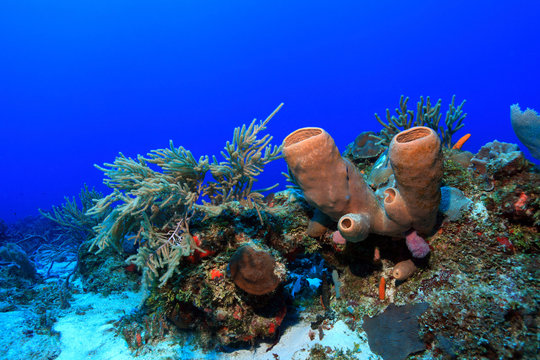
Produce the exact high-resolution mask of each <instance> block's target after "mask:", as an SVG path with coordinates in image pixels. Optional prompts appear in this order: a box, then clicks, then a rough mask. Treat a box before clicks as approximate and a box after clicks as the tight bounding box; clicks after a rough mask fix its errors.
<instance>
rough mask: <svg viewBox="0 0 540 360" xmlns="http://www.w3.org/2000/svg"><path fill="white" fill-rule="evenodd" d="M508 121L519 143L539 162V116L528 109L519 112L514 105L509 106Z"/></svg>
mask: <svg viewBox="0 0 540 360" xmlns="http://www.w3.org/2000/svg"><path fill="white" fill-rule="evenodd" d="M510 120H511V122H512V129H514V132H515V133H516V135H517V137H518V139H519V141H521V143H522V144H523V145H525V146H526V147H527V149H529V151H530V152H531V155H532V156H533V157H534V158H535V159H538V160H540V115H538V114H537V113H536V111H534V110H533V109H529V108H527V109H526V110H525V111H521V109H520V108H519V105H518V104H514V105H512V106H510Z"/></svg>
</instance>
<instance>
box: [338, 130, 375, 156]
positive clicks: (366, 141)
mask: <svg viewBox="0 0 540 360" xmlns="http://www.w3.org/2000/svg"><path fill="white" fill-rule="evenodd" d="M379 140H380V139H379V138H377V137H376V135H375V133H374V132H373V131H364V132H363V133H361V134H360V135H358V136H357V137H356V139H355V140H354V141H353V142H352V143H350V144H349V145H347V148H346V149H345V151H344V152H343V156H345V157H347V158H349V159H350V160H351V161H352V162H354V163H359V162H361V161H362V160H366V159H373V158H376V157H377V156H379V155H380V154H381V153H382V152H383V151H384V149H385V147H384V146H383V145H381V144H377V142H378V141H379Z"/></svg>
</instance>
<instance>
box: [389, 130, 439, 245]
mask: <svg viewBox="0 0 540 360" xmlns="http://www.w3.org/2000/svg"><path fill="white" fill-rule="evenodd" d="M389 156H390V163H391V164H392V170H393V171H394V176H395V178H396V184H397V186H396V187H397V189H392V188H391V189H387V190H386V194H387V197H386V198H385V204H384V208H385V210H386V213H387V214H388V216H389V217H390V218H391V219H392V220H394V221H395V222H397V223H399V224H402V225H409V226H410V227H412V228H413V229H415V230H416V231H418V232H419V233H421V234H429V233H430V232H431V230H432V229H433V226H434V225H435V221H436V217H437V210H438V208H439V203H440V201H441V191H440V187H441V178H442V174H443V170H442V163H443V162H442V151H441V141H440V139H439V136H438V135H437V133H436V132H435V131H433V130H432V129H430V128H427V127H423V126H418V127H413V128H410V129H408V130H405V131H402V132H400V133H399V134H397V135H396V136H394V138H393V139H392V142H391V143H390V148H389ZM392 192H395V194H394V195H392V196H390V195H389V193H392Z"/></svg>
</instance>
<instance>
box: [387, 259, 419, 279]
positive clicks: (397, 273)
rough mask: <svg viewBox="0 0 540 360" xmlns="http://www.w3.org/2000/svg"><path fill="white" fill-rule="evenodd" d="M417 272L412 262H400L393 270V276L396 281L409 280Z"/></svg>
mask: <svg viewBox="0 0 540 360" xmlns="http://www.w3.org/2000/svg"><path fill="white" fill-rule="evenodd" d="M415 271H416V265H415V264H414V263H413V262H412V260H405V261H401V262H398V263H397V264H396V265H394V269H392V276H393V277H394V278H395V279H396V280H405V279H408V278H409V277H410V276H411V275H412V274H413V273H414V272H415Z"/></svg>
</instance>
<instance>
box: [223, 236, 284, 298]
mask: <svg viewBox="0 0 540 360" xmlns="http://www.w3.org/2000/svg"><path fill="white" fill-rule="evenodd" d="M275 267H276V261H275V260H274V258H273V257H272V255H270V254H269V253H267V252H265V251H262V250H260V251H257V250H255V249H254V248H253V247H252V246H250V245H243V246H241V247H239V248H238V249H237V250H236V252H235V253H234V254H233V256H232V257H231V260H230V262H229V270H230V274H231V278H232V280H233V281H234V283H235V284H236V285H237V286H238V287H239V288H240V289H242V290H244V291H245V292H247V293H249V294H252V295H264V294H268V293H270V292H272V291H274V289H275V288H276V287H277V286H278V285H279V283H280V280H279V278H278V276H277V275H276V274H275V273H274V269H275Z"/></svg>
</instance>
